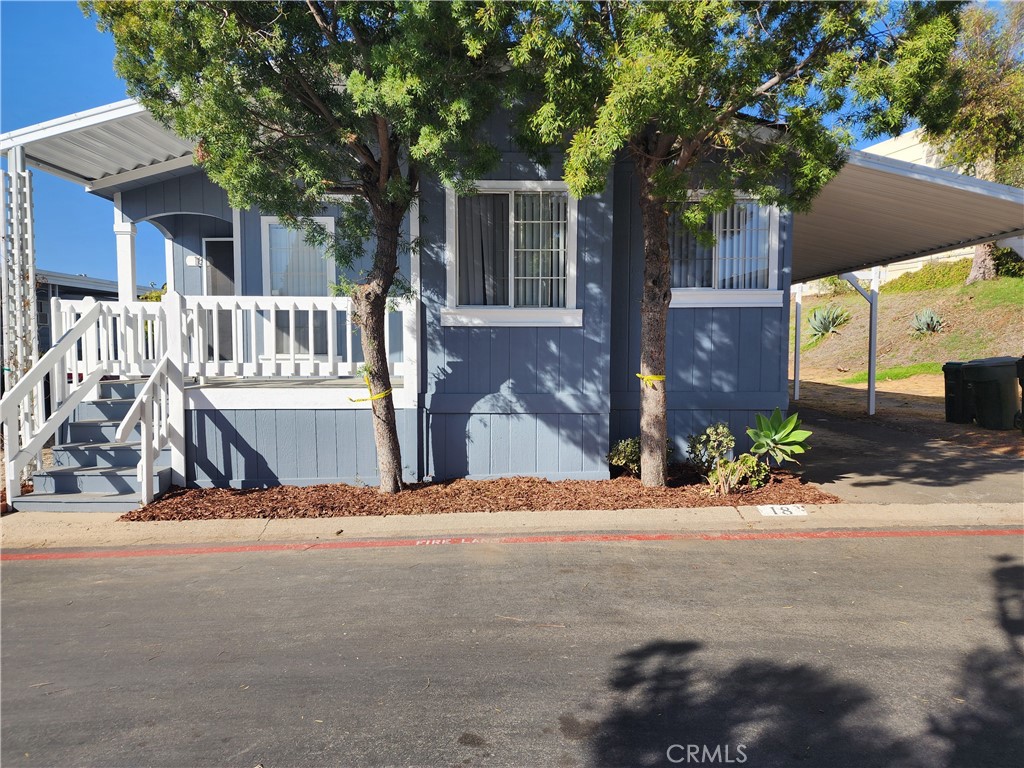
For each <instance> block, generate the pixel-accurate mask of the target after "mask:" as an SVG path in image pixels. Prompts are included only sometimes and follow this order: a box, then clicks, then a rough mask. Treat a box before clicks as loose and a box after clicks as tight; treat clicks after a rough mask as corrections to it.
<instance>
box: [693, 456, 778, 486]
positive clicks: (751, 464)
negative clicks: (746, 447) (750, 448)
mask: <svg viewBox="0 0 1024 768" xmlns="http://www.w3.org/2000/svg"><path fill="white" fill-rule="evenodd" d="M770 476H771V470H770V469H769V468H768V465H767V464H765V463H764V462H762V461H758V460H757V457H756V456H754V455H753V454H750V453H744V454H741V455H740V456H738V457H737V458H736V459H735V460H733V461H730V460H729V459H722V460H721V461H719V462H718V466H716V467H715V468H714V469H713V470H711V472H709V473H708V476H707V480H708V485H710V486H711V492H712V493H714V494H718V495H721V496H727V495H729V494H730V493H733V492H734V491H736V490H737V489H738V488H739V487H740V486H742V485H747V486H749V487H750V488H761V487H763V486H764V485H765V484H766V483H767V482H768V478H769V477H770Z"/></svg>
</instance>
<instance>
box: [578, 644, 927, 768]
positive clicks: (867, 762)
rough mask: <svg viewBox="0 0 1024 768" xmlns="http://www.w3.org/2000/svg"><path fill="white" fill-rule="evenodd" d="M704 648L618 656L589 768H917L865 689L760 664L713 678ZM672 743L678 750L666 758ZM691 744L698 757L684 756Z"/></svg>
mask: <svg viewBox="0 0 1024 768" xmlns="http://www.w3.org/2000/svg"><path fill="white" fill-rule="evenodd" d="M701 647H702V646H701V644H700V643H695V642H669V641H658V642H653V643H650V644H648V645H645V646H643V647H641V648H638V649H635V650H632V651H629V652H627V653H624V654H622V655H621V656H620V657H619V666H618V668H617V670H616V671H615V673H614V675H613V677H612V679H611V681H610V687H611V688H612V690H613V691H614V692H615V703H614V704H613V706H612V708H611V710H610V712H609V714H608V715H607V717H605V718H604V720H603V721H602V722H601V723H600V724H599V725H598V726H597V727H596V729H595V733H594V735H593V738H592V740H591V744H590V746H591V760H590V764H592V765H596V766H654V765H671V764H673V763H674V762H676V761H678V763H677V764H687V763H688V762H689V763H697V762H700V763H703V764H713V765H724V764H729V763H737V762H745V763H746V764H747V765H749V766H752V767H754V766H756V767H757V768H762V766H792V765H797V764H801V765H808V766H825V765H857V766H862V767H863V768H868V767H869V766H900V765H918V763H915V762H914V761H913V755H912V752H911V750H910V749H909V747H908V746H907V745H906V744H904V743H902V742H901V741H899V740H898V739H896V738H894V737H893V735H892V734H891V733H889V732H888V731H887V729H886V728H885V727H884V726H883V725H881V724H880V723H879V722H878V721H877V720H876V719H875V718H874V716H873V715H872V713H871V711H870V709H869V708H868V706H867V705H869V704H870V703H871V701H872V696H871V694H870V693H868V691H867V690H866V689H865V688H862V687H861V686H859V685H856V684H852V683H849V682H845V681H841V680H838V679H836V678H834V677H833V676H832V675H831V674H829V673H828V672H827V671H825V670H822V669H818V668H815V667H812V666H809V665H806V664H781V663H777V662H774V661H769V660H760V659H750V660H744V661H742V662H740V663H739V664H736V665H735V666H733V667H732V668H730V669H728V670H725V671H721V672H713V671H710V670H708V669H706V668H703V667H701V665H700V664H699V663H697V660H696V658H695V656H694V654H695V653H696V652H697V651H699V650H700V648H701ZM673 744H678V745H680V747H679V748H673V750H672V753H671V758H672V759H670V755H669V754H668V752H667V751H668V750H669V748H670V747H671V746H672V745H673ZM689 745H697V747H699V748H700V750H701V752H700V753H699V755H700V757H699V759H696V760H695V759H693V758H690V759H689V760H686V759H682V758H684V757H685V756H686V750H687V748H688V746H689ZM741 746H742V750H741V749H740V747H741ZM705 747H706V748H707V750H708V752H704V751H703V749H704V748H705ZM726 747H728V753H726V752H725V749H726ZM716 748H717V749H718V753H717V759H716V757H715V752H714V750H715V749H716ZM690 749H693V747H690ZM709 753H710V754H709ZM741 757H743V758H745V759H742V760H741V759H740V758H741ZM709 758H710V759H709ZM730 758H731V759H730Z"/></svg>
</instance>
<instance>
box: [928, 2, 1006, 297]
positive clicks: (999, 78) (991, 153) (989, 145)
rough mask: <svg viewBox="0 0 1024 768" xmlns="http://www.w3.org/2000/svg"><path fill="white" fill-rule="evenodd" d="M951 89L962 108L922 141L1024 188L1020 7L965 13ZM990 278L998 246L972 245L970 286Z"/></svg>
mask: <svg viewBox="0 0 1024 768" xmlns="http://www.w3.org/2000/svg"><path fill="white" fill-rule="evenodd" d="M949 83H950V88H951V89H952V90H954V91H955V93H956V96H957V100H958V102H959V108H958V109H957V110H956V111H955V112H953V113H952V114H950V115H949V116H948V119H945V120H941V121H939V122H938V123H937V124H935V125H932V126H930V127H928V129H927V130H926V131H925V138H926V139H927V140H928V141H929V143H931V144H932V145H933V146H934V147H935V148H936V149H937V150H938V152H939V154H940V155H941V156H942V158H943V160H944V161H945V162H946V163H949V164H950V165H953V166H956V167H957V168H959V169H960V170H961V171H962V172H963V173H969V174H971V175H973V176H977V177H979V178H982V179H987V180H989V181H998V182H1000V183H1002V184H1010V185H1012V186H1015V187H1024V3H992V4H985V5H981V4H974V5H971V6H970V7H969V8H967V9H966V10H965V11H964V14H963V19H962V23H961V31H960V37H959V40H958V42H957V46H956V48H955V49H954V51H953V52H952V54H951V56H950V78H949ZM995 277H997V269H996V264H995V245H994V244H985V245H979V246H976V247H975V249H974V261H973V263H972V265H971V272H970V274H969V275H968V276H967V283H968V284H970V283H973V282H976V281H978V280H992V279H994V278H995Z"/></svg>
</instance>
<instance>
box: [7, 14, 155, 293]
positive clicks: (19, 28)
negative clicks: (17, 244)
mask: <svg viewBox="0 0 1024 768" xmlns="http://www.w3.org/2000/svg"><path fill="white" fill-rule="evenodd" d="M113 59H114V44H113V41H112V40H111V39H110V37H109V36H108V35H102V34H100V33H99V32H98V31H97V30H96V26H95V24H94V23H93V22H92V21H91V20H89V19H86V18H85V17H84V16H83V15H82V12H81V11H80V10H79V9H78V5H77V4H76V3H73V2H12V0H2V2H0V132H6V131H10V130H14V129H15V128H22V127H24V126H26V125H32V124H33V123H39V122H42V121H44V120H51V119H53V118H55V117H61V116H62V115H68V114H71V113H72V112H79V111H81V110H83V109H90V108H92V107H98V106H101V105H103V104H109V103H111V102H113V101H120V100H121V99H123V98H125V96H126V94H125V86H124V82H123V81H122V80H120V79H119V78H118V77H117V76H116V75H115V74H114V70H113V64H112V62H113ZM32 179H33V183H34V188H35V212H36V264H37V266H38V267H39V268H40V269H51V270H56V271H59V272H70V273H72V274H83V273H84V274H87V275H90V276H91V277H103V278H108V279H111V280H113V279H115V278H116V276H117V265H116V260H115V256H114V234H113V221H114V213H113V206H112V205H111V203H109V202H108V201H106V200H103V199H101V198H98V197H95V196H93V195H90V194H88V193H87V192H85V190H84V189H83V188H82V187H81V186H80V185H77V184H72V183H71V182H69V181H64V180H63V179H58V178H55V177H54V176H50V175H48V174H46V173H42V172H40V171H36V172H35V173H34V174H33V177H32ZM136 245H137V252H138V257H137V264H138V281H139V283H141V284H142V285H147V284H149V283H150V282H153V283H156V284H158V285H159V284H162V283H163V282H164V249H163V237H162V236H161V235H160V234H159V233H158V232H157V231H156V230H155V229H154V228H153V226H152V225H150V224H142V225H140V226H139V237H138V239H137V242H136Z"/></svg>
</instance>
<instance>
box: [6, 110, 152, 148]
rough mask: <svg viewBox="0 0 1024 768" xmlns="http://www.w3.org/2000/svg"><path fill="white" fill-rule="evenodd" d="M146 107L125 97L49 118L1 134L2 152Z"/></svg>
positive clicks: (129, 114)
mask: <svg viewBox="0 0 1024 768" xmlns="http://www.w3.org/2000/svg"><path fill="white" fill-rule="evenodd" d="M145 111H146V108H145V107H144V106H142V105H141V104H140V103H139V102H137V101H136V100H135V99H125V100H124V101H117V102H114V103H113V104H106V105H104V106H102V107H96V108H94V109H87V110H85V111H84V112H75V113H74V114H71V115H65V116H64V117H58V118H56V119H54V120H47V121H46V122H44V123H36V124H35V125H29V126H26V127H24V128H18V129H17V130H14V131H9V132H8V133H4V134H0V152H6V151H7V150H8V149H10V148H11V147H16V146H20V145H23V144H30V143H32V142H33V141H39V140H40V139H48V138H50V137H51V136H59V135H61V134H62V133H69V132H71V131H77V130H80V129H82V128H91V127H92V126H95V125H102V124H103V123H109V122H112V121H114V120H120V119H121V118H124V117H131V116H132V115H137V114H140V113H142V112H145Z"/></svg>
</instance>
